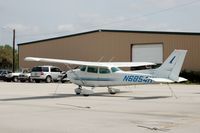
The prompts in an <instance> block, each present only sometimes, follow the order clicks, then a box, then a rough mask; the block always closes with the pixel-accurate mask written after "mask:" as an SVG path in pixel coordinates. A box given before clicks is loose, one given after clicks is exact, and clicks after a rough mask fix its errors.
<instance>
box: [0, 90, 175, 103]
mask: <svg viewBox="0 0 200 133" xmlns="http://www.w3.org/2000/svg"><path fill="white" fill-rule="evenodd" d="M122 93H128V91H121V92H119V93H117V94H122ZM117 94H115V95H111V94H109V93H108V92H97V93H94V94H92V95H90V96H89V97H92V96H97V97H119V98H129V100H151V99H162V98H169V97H171V96H150V97H135V96H130V95H129V96H124V95H117ZM69 97H84V96H83V95H80V96H77V95H76V94H58V93H57V94H51V95H47V96H32V97H18V98H5V99H0V101H20V100H41V99H58V98H69Z"/></svg>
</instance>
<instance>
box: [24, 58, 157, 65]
mask: <svg viewBox="0 0 200 133" xmlns="http://www.w3.org/2000/svg"><path fill="white" fill-rule="evenodd" d="M24 60H25V61H38V62H52V63H62V64H73V65H85V66H97V67H98V66H101V67H112V66H114V67H139V66H148V65H155V63H150V62H88V61H76V60H61V59H50V58H38V57H26V58H25V59H24Z"/></svg>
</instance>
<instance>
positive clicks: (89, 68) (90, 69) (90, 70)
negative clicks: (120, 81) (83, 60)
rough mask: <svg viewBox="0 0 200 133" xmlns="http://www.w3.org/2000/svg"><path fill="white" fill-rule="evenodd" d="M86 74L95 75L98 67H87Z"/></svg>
mask: <svg viewBox="0 0 200 133" xmlns="http://www.w3.org/2000/svg"><path fill="white" fill-rule="evenodd" d="M87 72H90V73H97V72H98V67H92V66H88V68H87Z"/></svg>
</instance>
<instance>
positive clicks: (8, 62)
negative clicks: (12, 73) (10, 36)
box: [0, 45, 18, 69]
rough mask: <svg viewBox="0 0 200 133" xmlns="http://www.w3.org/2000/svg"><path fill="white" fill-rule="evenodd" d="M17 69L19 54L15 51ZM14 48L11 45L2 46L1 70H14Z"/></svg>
mask: <svg viewBox="0 0 200 133" xmlns="http://www.w3.org/2000/svg"><path fill="white" fill-rule="evenodd" d="M15 57H16V59H15V62H16V63H15V68H16V66H18V52H17V50H15ZM12 59H13V55H12V47H11V46H10V45H3V46H0V68H1V69H12Z"/></svg>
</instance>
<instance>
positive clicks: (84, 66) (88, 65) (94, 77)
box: [25, 50, 187, 96]
mask: <svg viewBox="0 0 200 133" xmlns="http://www.w3.org/2000/svg"><path fill="white" fill-rule="evenodd" d="M186 53H187V50H174V51H173V52H172V53H171V55H170V56H169V57H168V58H167V59H166V61H165V62H164V63H163V64H162V65H161V66H160V67H159V68H156V69H146V70H136V71H123V70H121V69H119V67H139V66H148V65H155V64H154V63H149V62H87V61H76V60H60V59H50V58H37V57H26V58H25V61H40V62H52V63H63V64H67V65H69V64H73V65H79V66H80V67H79V68H78V69H74V70H72V69H71V70H69V71H68V72H67V76H68V78H69V79H70V81H71V82H72V83H74V84H76V85H78V88H76V89H75V93H76V94H77V95H79V94H83V95H84V96H89V95H90V94H93V93H94V92H93V89H94V88H95V87H107V88H108V92H109V93H110V94H115V93H117V92H119V89H115V88H112V87H113V86H125V85H133V84H151V83H172V82H182V81H186V80H187V79H185V78H182V77H179V73H180V71H181V68H182V65H183V62H184V59H185V55H186ZM82 86H85V87H91V88H92V89H91V90H88V89H85V88H82Z"/></svg>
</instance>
